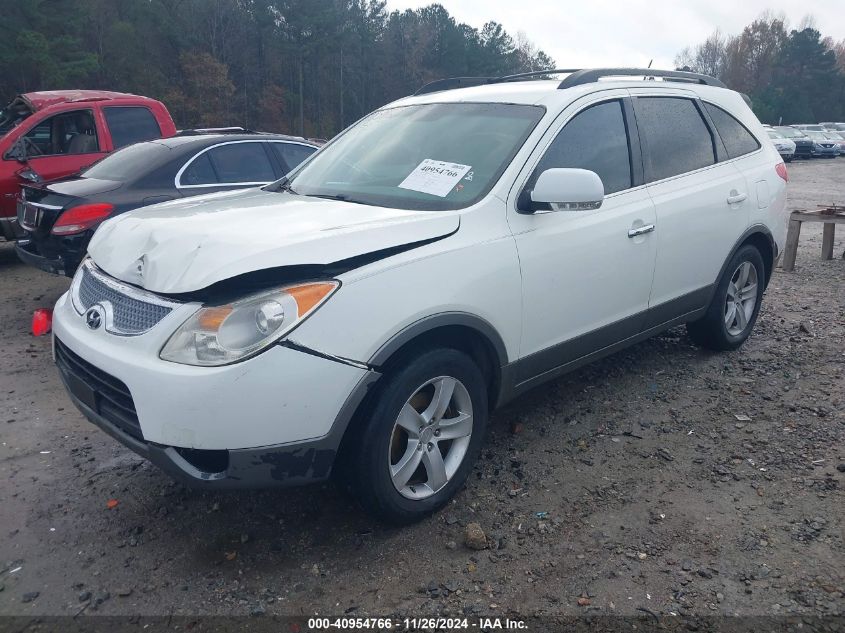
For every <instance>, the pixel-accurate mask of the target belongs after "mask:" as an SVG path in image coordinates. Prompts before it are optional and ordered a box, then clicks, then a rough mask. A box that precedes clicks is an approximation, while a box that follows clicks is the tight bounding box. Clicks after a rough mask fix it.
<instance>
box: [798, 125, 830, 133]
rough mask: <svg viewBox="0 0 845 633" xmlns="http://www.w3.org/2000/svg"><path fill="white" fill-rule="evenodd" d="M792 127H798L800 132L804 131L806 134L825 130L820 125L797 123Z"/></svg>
mask: <svg viewBox="0 0 845 633" xmlns="http://www.w3.org/2000/svg"><path fill="white" fill-rule="evenodd" d="M792 127H796V128H798V129H799V130H804V131H805V132H823V131H824V128H823V127H822V126H821V124H820V123H796V124H795V125H793V126H792Z"/></svg>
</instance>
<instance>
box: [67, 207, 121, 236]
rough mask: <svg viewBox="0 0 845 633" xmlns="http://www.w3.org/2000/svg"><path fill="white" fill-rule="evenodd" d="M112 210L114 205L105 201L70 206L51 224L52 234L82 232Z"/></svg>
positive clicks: (101, 219) (97, 222)
mask: <svg viewBox="0 0 845 633" xmlns="http://www.w3.org/2000/svg"><path fill="white" fill-rule="evenodd" d="M112 211H114V205H111V204H108V203H105V202H98V203H94V204H81V205H79V206H78V207H72V208H70V209H68V210H67V211H65V212H64V213H62V214H61V215H60V216H59V219H58V220H56V223H55V224H54V225H53V230H52V233H53V235H73V234H74V233H82V231H87V230H88V229H90V228H91V227H93V226H96V225H97V224H99V223H100V222H102V221H103V220H105V219H106V218H107V217H108V216H109V215H110V214H111V212H112Z"/></svg>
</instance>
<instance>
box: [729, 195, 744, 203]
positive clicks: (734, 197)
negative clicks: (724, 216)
mask: <svg viewBox="0 0 845 633" xmlns="http://www.w3.org/2000/svg"><path fill="white" fill-rule="evenodd" d="M747 197H748V194H747V193H731V195H729V196H728V204H739V203H740V202H742V201H743V200H745V199H746V198H747Z"/></svg>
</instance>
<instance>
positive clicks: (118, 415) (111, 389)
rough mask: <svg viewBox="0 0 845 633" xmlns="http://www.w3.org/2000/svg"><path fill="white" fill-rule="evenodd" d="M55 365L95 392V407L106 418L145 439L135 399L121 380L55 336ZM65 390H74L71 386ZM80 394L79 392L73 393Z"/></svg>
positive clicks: (135, 435) (127, 431)
mask: <svg viewBox="0 0 845 633" xmlns="http://www.w3.org/2000/svg"><path fill="white" fill-rule="evenodd" d="M56 365H58V367H59V371H61V372H62V373H63V374H65V376H67V375H68V374H70V375H72V376H74V377H75V378H76V379H77V380H80V381H82V382H83V383H85V384H86V385H87V386H88V387H89V388H90V389H91V391H93V392H94V401H95V402H94V408H95V410H96V413H99V414H100V415H101V416H102V417H103V418H104V419H105V420H107V421H108V422H110V423H112V424H113V425H115V426H116V427H118V428H119V429H120V430H122V431H123V432H124V433H127V434H128V435H131V436H132V437H134V438H135V439H137V440H142V441H143V439H144V436H143V435H142V433H141V425H140V424H139V422H138V414H137V412H136V411H135V402H134V401H133V400H132V394H131V393H129V387H127V386H126V385H125V384H124V383H123V382H121V381H120V380H118V379H117V378H115V377H114V376H112V375H111V374H107V373H106V372H104V371H103V370H102V369H98V368H97V367H95V366H94V365H92V364H91V363H89V362H88V361H86V360H84V359H83V358H81V357H80V356H78V355H77V354H75V353H74V352H72V351H71V350H70V349H68V348H67V347H66V346H65V345H64V343H62V342H61V341H60V340H59V339H58V338H56ZM68 389H69V390H70V391H71V393H73V388H72V387H71V386H70V385H69V386H68ZM74 395H76V396H77V397H79V394H74Z"/></svg>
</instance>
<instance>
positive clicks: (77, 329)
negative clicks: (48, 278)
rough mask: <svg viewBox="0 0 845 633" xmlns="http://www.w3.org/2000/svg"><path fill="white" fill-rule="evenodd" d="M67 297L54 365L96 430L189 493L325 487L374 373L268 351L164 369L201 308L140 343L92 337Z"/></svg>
mask: <svg viewBox="0 0 845 633" xmlns="http://www.w3.org/2000/svg"><path fill="white" fill-rule="evenodd" d="M70 304H71V302H70V299H69V297H68V296H67V295H64V296H63V297H62V298H61V299H60V300H59V302H58V303H57V304H56V308H55V311H54V320H53V330H54V336H55V356H56V364H57V366H58V368H59V372H60V375H61V377H62V380H63V382H64V383H65V387H66V388H67V390H68V393H69V394H70V396H71V399H72V400H73V402H74V404H76V406H77V407H78V408H79V409H80V411H82V413H83V414H84V415H85V416H86V417H87V418H88V419H89V420H90V421H91V422H93V423H94V424H96V425H97V426H99V427H100V428H101V429H103V430H105V431H106V432H107V433H108V434H110V435H111V436H112V437H114V438H116V439H118V440H119V441H120V442H122V443H123V444H125V445H126V446H128V447H129V448H131V449H132V450H133V451H135V452H136V453H138V454H140V455H142V456H144V457H146V458H147V459H149V460H150V461H151V462H153V463H154V464H156V465H157V466H159V467H160V468H161V469H162V470H164V471H166V472H167V473H169V474H170V475H171V476H173V477H174V478H176V479H178V480H180V481H183V482H184V483H186V484H189V485H193V486H204V487H208V486H211V487H219V488H233V487H250V488H253V487H266V486H280V485H294V484H301V483H305V482H307V481H313V480H319V479H324V478H325V477H327V476H328V474H329V472H330V470H331V465H332V463H333V461H334V457H335V454H336V452H337V450H338V447H339V445H340V441H341V439H342V437H343V432H344V431H345V429H346V425H347V424H348V422H349V420H350V419H351V417H352V414H353V413H354V411H355V409H356V408H357V406H358V404H359V403H360V401H361V400H362V399H363V396H364V394H365V393H366V389H367V387H368V386H369V385H370V384H372V382H373V381H374V380H375V379H376V378H377V377H378V374H377V373H376V372H374V371H370V370H367V369H365V368H362V367H358V366H353V365H351V364H347V363H344V362H340V361H334V360H331V359H329V358H326V357H325V356H322V355H320V356H318V355H316V354H310V353H307V352H304V351H298V350H294V349H291V348H288V347H285V346H282V345H275V346H273V347H271V348H269V349H268V350H266V351H265V352H263V353H262V354H259V355H258V356H255V357H253V358H251V359H249V360H246V361H243V362H241V363H236V364H233V365H228V366H224V367H190V366H186V365H179V364H176V363H170V362H167V361H162V360H161V359H159V358H158V352H159V350H160V349H161V346H162V345H163V343H164V341H165V340H166V339H167V338H168V336H169V335H170V333H171V332H172V331H173V329H174V328H175V326H176V324H178V323H181V321H182V320H183V319H184V318H185V315H186V314H190V313H191V312H192V311H193V310H194V309H195V308H196V306H193V307H191V306H189V305H186V306H182V307H181V308H179V309H177V310H174V313H171V314H170V315H168V316H167V317H165V318H164V319H163V320H162V321H161V322H159V324H158V325H156V326H155V327H153V328H152V330H150V331H149V332H147V333H146V334H142V335H140V336H116V335H113V334H108V333H106V332H105V331H103V330H102V329H98V330H90V329H89V328H88V327H87V326H86V325H85V319H84V318H83V317H82V316H80V315H79V314H78V313H77V312H76V310H75V309H74V308H73V307H72V305H70Z"/></svg>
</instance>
